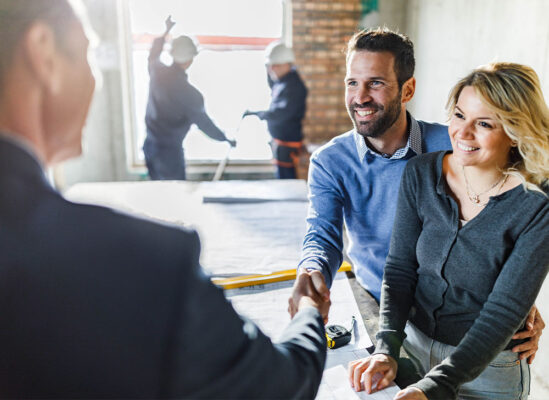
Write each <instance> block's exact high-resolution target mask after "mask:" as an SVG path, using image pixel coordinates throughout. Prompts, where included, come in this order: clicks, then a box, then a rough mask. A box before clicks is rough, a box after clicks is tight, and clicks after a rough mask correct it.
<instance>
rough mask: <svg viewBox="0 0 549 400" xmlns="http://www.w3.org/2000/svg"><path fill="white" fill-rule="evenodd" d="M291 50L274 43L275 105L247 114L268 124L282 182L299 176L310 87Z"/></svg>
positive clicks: (270, 67) (268, 54)
mask: <svg viewBox="0 0 549 400" xmlns="http://www.w3.org/2000/svg"><path fill="white" fill-rule="evenodd" d="M294 62H295V57H294V52H293V51H292V49H291V48H289V47H287V46H286V45H284V44H283V43H281V42H273V43H271V44H270V45H269V46H268V47H267V49H266V50H265V65H266V67H267V79H268V82H269V86H270V87H271V96H272V99H271V104H270V106H269V109H268V110H265V111H249V110H247V111H245V112H244V116H248V115H256V116H257V117H259V118H260V119H262V120H266V121H267V126H268V128H269V133H270V134H271V136H272V138H273V140H272V142H271V147H272V150H273V159H274V160H273V161H274V163H275V164H276V165H277V176H278V178H280V179H294V178H295V177H296V172H295V162H296V159H297V157H298V153H299V152H300V150H301V148H302V147H303V133H302V131H301V123H302V120H303V118H304V117H305V103H306V99H307V88H306V87H305V84H304V83H303V81H302V80H301V77H300V76H299V73H298V72H297V69H296V68H295V66H294Z"/></svg>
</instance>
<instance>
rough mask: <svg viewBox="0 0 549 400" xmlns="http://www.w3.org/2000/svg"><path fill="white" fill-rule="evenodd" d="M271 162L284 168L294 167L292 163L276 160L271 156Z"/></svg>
mask: <svg viewBox="0 0 549 400" xmlns="http://www.w3.org/2000/svg"><path fill="white" fill-rule="evenodd" d="M273 164H276V165H278V166H280V167H284V168H294V163H291V162H284V161H280V160H277V159H276V158H273Z"/></svg>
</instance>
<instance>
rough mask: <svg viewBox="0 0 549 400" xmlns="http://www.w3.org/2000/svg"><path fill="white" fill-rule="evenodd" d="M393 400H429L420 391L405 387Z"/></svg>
mask: <svg viewBox="0 0 549 400" xmlns="http://www.w3.org/2000/svg"><path fill="white" fill-rule="evenodd" d="M393 400H429V399H427V396H425V393H423V391H422V390H421V389H418V388H416V387H407V388H405V389H402V390H401V391H400V392H398V393H397V394H396V396H395V398H394V399H393Z"/></svg>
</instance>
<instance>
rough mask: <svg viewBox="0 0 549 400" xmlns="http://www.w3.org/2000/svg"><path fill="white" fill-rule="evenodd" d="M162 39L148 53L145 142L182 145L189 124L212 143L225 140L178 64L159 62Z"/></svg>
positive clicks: (201, 97) (200, 97)
mask: <svg viewBox="0 0 549 400" xmlns="http://www.w3.org/2000/svg"><path fill="white" fill-rule="evenodd" d="M163 47H164V38H163V37H159V38H156V39H155V40H154V42H153V45H152V47H151V51H150V53H149V76H150V83H149V100H148V103H147V112H146V114H145V123H146V125H147V135H148V138H150V139H153V140H154V142H155V143H157V144H160V145H177V146H181V143H182V141H183V139H184V138H185V136H186V135H187V133H188V132H189V129H190V127H191V125H192V124H196V125H197V126H198V127H199V128H200V130H201V131H203V132H204V133H205V134H206V135H208V136H209V137H211V138H212V139H215V140H218V141H222V140H226V137H225V134H224V133H223V132H222V131H221V130H220V129H219V128H218V127H217V126H216V125H215V124H214V123H213V122H212V120H211V119H210V117H209V116H208V114H206V110H205V109H204V98H203V96H202V94H201V93H200V92H199V91H198V90H197V89H196V88H195V87H194V86H193V85H191V84H190V83H189V80H188V78H187V73H186V72H185V71H184V70H183V69H181V68H180V67H179V66H178V65H177V64H175V63H174V64H172V65H171V66H167V65H165V64H163V63H162V62H161V61H160V54H161V53H162V48H163Z"/></svg>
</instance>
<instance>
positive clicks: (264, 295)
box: [225, 273, 399, 400]
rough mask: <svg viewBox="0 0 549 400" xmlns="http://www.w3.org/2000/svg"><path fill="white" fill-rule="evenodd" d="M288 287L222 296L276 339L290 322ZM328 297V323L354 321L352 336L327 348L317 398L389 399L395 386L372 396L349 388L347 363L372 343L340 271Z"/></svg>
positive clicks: (266, 287)
mask: <svg viewBox="0 0 549 400" xmlns="http://www.w3.org/2000/svg"><path fill="white" fill-rule="evenodd" d="M292 286H293V281H287V282H278V283H272V284H268V285H256V286H249V287H244V288H239V289H231V290H226V291H225V295H226V296H227V298H228V299H229V300H230V301H231V303H232V305H233V307H234V308H235V309H236V310H237V311H238V312H239V313H240V314H242V315H245V316H247V317H248V318H250V319H252V320H253V321H254V322H255V323H256V324H257V325H258V326H259V327H260V328H261V330H262V331H263V332H264V333H265V334H267V335H269V336H270V337H271V338H272V339H273V340H275V341H276V340H277V339H278V338H279V337H280V334H281V333H282V331H283V330H284V328H285V327H286V325H287V324H288V323H289V322H290V316H289V315H288V311H287V305H288V298H289V297H290V295H291V292H292ZM330 298H331V300H332V306H331V308H330V315H329V322H328V324H337V325H343V326H345V327H346V328H349V327H350V324H351V318H352V316H355V318H356V321H357V323H356V325H355V329H354V331H353V338H352V339H351V342H350V343H349V344H348V345H346V346H343V347H341V348H339V349H336V350H331V349H328V356H327V359H326V366H325V369H324V376H323V378H322V383H321V385H320V389H319V393H318V395H317V399H322V400H324V399H325V400H328V399H330V400H333V399H342V400H343V399H379V400H385V399H387V400H388V399H392V398H393V396H394V395H395V394H396V393H397V392H398V390H399V389H398V387H397V386H393V387H389V388H387V389H385V390H383V391H381V392H378V393H375V394H372V395H366V394H365V393H364V392H360V393H356V392H355V391H354V390H353V389H352V388H351V387H350V385H349V382H348V378H347V365H348V364H349V362H350V361H353V360H356V359H359V358H364V357H367V356H368V354H369V353H368V352H367V351H366V350H365V349H366V348H367V347H370V346H371V345H372V342H371V340H370V337H369V336H368V332H367V331H366V327H365V326H364V323H363V322H362V318H361V317H360V311H359V309H358V305H357V304H356V301H355V299H354V296H353V292H352V289H351V286H350V285H349V281H348V280H347V277H346V275H345V274H344V273H338V274H337V275H336V278H335V279H334V282H333V284H332V288H331V295H330Z"/></svg>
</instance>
